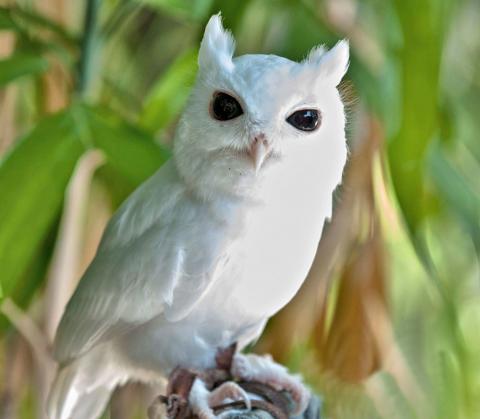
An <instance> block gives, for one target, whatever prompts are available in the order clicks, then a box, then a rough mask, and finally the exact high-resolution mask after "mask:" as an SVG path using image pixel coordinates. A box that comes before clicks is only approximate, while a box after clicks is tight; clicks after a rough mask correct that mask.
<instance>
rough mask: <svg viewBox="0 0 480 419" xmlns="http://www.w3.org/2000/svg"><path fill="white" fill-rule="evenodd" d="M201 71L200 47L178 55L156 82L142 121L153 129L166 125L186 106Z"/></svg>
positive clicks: (149, 128) (143, 124)
mask: <svg viewBox="0 0 480 419" xmlns="http://www.w3.org/2000/svg"><path fill="white" fill-rule="evenodd" d="M196 71H197V51H196V50H189V51H187V52H185V53H184V54H182V55H181V56H180V57H178V58H177V59H176V60H175V62H174V63H173V64H172V65H171V66H170V68H169V69H168V70H167V71H166V73H165V74H163V75H162V76H160V78H159V79H158V80H157V82H156V83H155V84H154V86H153V88H152V91H151V93H150V94H149V95H148V97H147V98H146V100H145V104H144V107H143V112H142V114H141V115H140V125H141V126H142V127H144V128H145V129H147V130H149V131H151V132H157V131H159V130H162V129H164V128H166V127H167V126H168V125H169V124H170V123H171V122H172V121H173V120H174V119H175V118H176V117H178V115H179V114H180V111H181V110H182V108H183V106H184V105H185V102H186V101H187V98H188V95H189V94H190V89H191V86H192V84H193V82H194V80H195V74H196Z"/></svg>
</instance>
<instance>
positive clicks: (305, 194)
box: [48, 16, 349, 419]
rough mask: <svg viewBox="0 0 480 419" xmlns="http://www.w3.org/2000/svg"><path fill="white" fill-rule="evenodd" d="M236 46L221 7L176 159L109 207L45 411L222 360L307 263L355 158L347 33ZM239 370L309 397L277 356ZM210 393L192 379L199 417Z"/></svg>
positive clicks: (88, 408) (63, 333) (67, 326)
mask: <svg viewBox="0 0 480 419" xmlns="http://www.w3.org/2000/svg"><path fill="white" fill-rule="evenodd" d="M233 52H234V40H233V38H232V36H231V35H230V34H229V33H228V32H226V31H225V30H224V29H223V27H222V24H221V19H220V16H213V17H212V18H211V19H210V21H209V22H208V25H207V27H206V29H205V35H204V37H203V40H202V43H201V47H200V52H199V59H198V62H199V71H198V76H197V80H196V83H195V86H194V88H193V91H192V94H191V97H190V99H189V101H188V104H187V106H186V108H185V110H184V112H183V115H182V117H181V120H180V123H179V126H178V128H177V131H176V136H175V142H174V154H173V157H172V159H171V160H170V161H169V162H167V163H166V164H165V165H164V166H163V167H162V168H160V170H159V171H158V172H157V173H156V174H154V175H153V176H152V177H151V178H150V179H149V180H147V181H146V182H145V183H144V184H143V185H142V186H141V187H139V188H138V189H137V190H136V191H135V192H134V193H133V194H132V195H131V196H130V198H129V199H128V200H127V201H126V202H125V203H124V204H123V205H122V207H121V208H120V209H119V210H118V211H117V213H116V214H115V215H114V217H113V218H112V220H111V221H110V223H109V224H108V227H107V228H106V231H105V233H104V235H103V239H102V241H101V244H100V246H99V249H98V252H97V254H96V256H95V259H94V260H93V262H92V263H91V265H90V266H89V268H88V269H87V271H86V272H85V274H84V276H83V278H82V279H81V281H80V284H79V286H78V288H77V290H76V291H75V293H74V295H73V297H72V298H71V300H70V302H69V303H68V306H67V308H66V310H65V313H64V315H63V318H62V321H61V324H60V326H59V328H58V331H57V336H56V341H55V355H56V358H57V360H58V362H59V365H60V369H59V372H58V374H57V378H56V380H55V382H54V384H53V387H52V390H51V393H50V398H49V405H48V410H49V412H48V414H49V417H50V418H51V419H87V418H88V419H92V418H96V417H98V416H99V415H100V414H101V412H102V411H103V409H104V408H105V406H106V404H107V402H108V400H109V398H110V395H111V393H112V391H113V389H114V388H115V387H116V386H117V385H119V384H122V383H124V382H126V381H129V380H135V381H143V382H148V381H150V382H151V381H155V380H159V379H161V378H162V377H165V376H167V375H168V374H169V373H170V372H171V371H172V369H174V368H175V367H177V366H181V367H185V368H195V369H200V370H202V369H206V368H211V367H213V366H215V355H216V353H217V350H219V349H221V348H225V347H228V346H229V345H231V344H232V343H234V342H237V343H238V348H239V349H240V350H241V349H242V348H243V347H245V345H247V344H248V343H250V342H252V341H253V340H255V339H256V338H258V337H259V335H260V334H261V333H262V330H263V328H264V326H265V323H266V322H267V320H268V318H269V317H270V316H272V315H273V314H275V313H276V312H277V311H278V310H280V309H281V308H282V307H283V306H284V305H285V304H287V302H288V301H289V300H290V299H291V298H292V297H293V296H294V295H295V293H296V292H297V291H298V289H299V287H300V285H301V284H302V282H303V281H304V279H305V277H306V275H307V273H308V270H309V268H310V266H311V264H312V261H313V258H314V255H315V251H316V249H317V245H318V242H319V239H320V236H321V233H322V228H323V224H324V221H325V219H326V218H328V217H329V216H330V214H331V207H332V192H333V190H334V189H335V187H336V186H337V185H338V183H339V182H340V181H341V177H342V170H343V167H344V164H345V160H346V156H347V149H346V141H345V115H344V108H343V104H342V101H341V98H340V95H339V92H338V90H337V86H338V84H339V82H340V81H341V79H342V77H343V76H344V74H345V72H346V70H347V67H348V56H349V52H348V43H347V42H345V41H341V42H339V43H338V44H337V45H336V46H335V47H334V48H333V49H331V50H330V51H326V50H325V49H324V48H323V47H320V48H315V49H313V50H312V52H311V53H310V55H309V56H308V57H307V58H306V59H305V60H304V61H303V62H300V63H297V62H293V61H290V60H288V59H285V58H282V57H278V56H274V55H243V56H240V57H236V58H233ZM232 373H233V375H234V376H236V377H238V378H244V379H255V380H257V381H260V382H264V383H267V384H271V385H274V386H275V387H276V388H284V389H286V390H289V391H291V393H292V395H293V397H294V399H295V400H296V401H297V405H298V406H297V407H298V409H297V410H298V411H301V410H302V409H303V408H304V407H305V405H306V402H307V401H308V394H309V393H308V391H307V390H306V389H305V388H304V387H303V385H302V383H301V381H300V379H298V378H295V377H293V376H291V375H289V374H288V372H287V370H286V369H285V368H283V367H281V366H280V365H278V364H276V363H274V362H273V361H272V360H271V359H270V358H265V357H260V356H257V355H243V354H241V353H240V352H238V353H236V354H235V355H234V358H233V363H232ZM230 391H231V388H230ZM238 394H239V395H240V396H241V391H240V390H239V392H238ZM208 397H209V395H208V392H207V391H206V390H205V388H204V387H202V383H201V382H200V381H199V380H197V381H196V382H195V383H194V385H193V387H192V391H191V397H190V402H191V404H192V406H193V409H194V411H195V413H197V414H198V415H199V416H200V417H202V418H211V417H213V412H212V411H211V410H210V409H209V406H208Z"/></svg>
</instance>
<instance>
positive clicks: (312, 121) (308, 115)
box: [287, 109, 319, 131]
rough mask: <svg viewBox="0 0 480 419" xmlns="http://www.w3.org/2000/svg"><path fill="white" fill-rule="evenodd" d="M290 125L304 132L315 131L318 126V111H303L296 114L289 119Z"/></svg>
mask: <svg viewBox="0 0 480 419" xmlns="http://www.w3.org/2000/svg"><path fill="white" fill-rule="evenodd" d="M287 122H288V123H289V124H290V125H293V126H294V127H295V128H297V129H299V130H302V131H313V130H314V129H315V128H317V126H318V122H319V119H318V111H316V110H315V109H303V110H301V111H297V112H294V113H293V114H292V115H290V116H289V117H288V119H287Z"/></svg>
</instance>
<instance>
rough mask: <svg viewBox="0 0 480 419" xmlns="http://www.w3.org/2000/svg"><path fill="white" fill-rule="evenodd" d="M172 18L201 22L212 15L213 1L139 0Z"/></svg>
mask: <svg viewBox="0 0 480 419" xmlns="http://www.w3.org/2000/svg"><path fill="white" fill-rule="evenodd" d="M137 1H139V2H140V3H144V4H148V5H150V6H153V7H156V8H158V9H160V10H162V11H164V12H166V13H168V14H171V15H172V16H175V17H179V18H183V19H191V20H196V21H201V20H202V19H205V17H206V16H207V15H208V14H209V13H210V10H211V7H212V4H213V0H196V1H192V0H137Z"/></svg>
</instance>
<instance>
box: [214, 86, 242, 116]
mask: <svg viewBox="0 0 480 419" xmlns="http://www.w3.org/2000/svg"><path fill="white" fill-rule="evenodd" d="M212 111H213V116H214V117H215V119H218V120H220V121H227V120H229V119H233V118H236V117H237V116H239V115H241V114H242V113H243V110H242V107H241V106H240V104H239V103H238V102H237V100H236V99H235V98H234V97H232V96H230V95H227V94H226V93H221V92H220V93H217V94H216V95H215V98H214V99H213V105H212Z"/></svg>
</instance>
